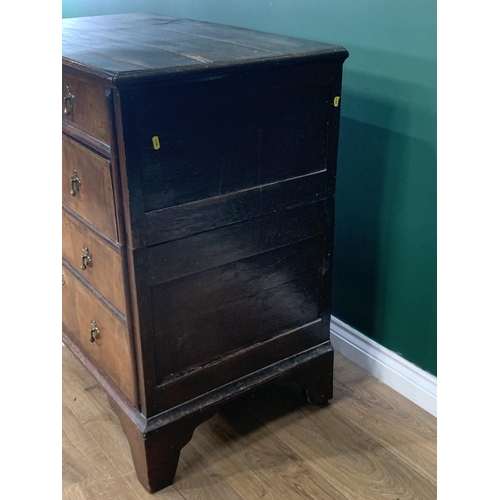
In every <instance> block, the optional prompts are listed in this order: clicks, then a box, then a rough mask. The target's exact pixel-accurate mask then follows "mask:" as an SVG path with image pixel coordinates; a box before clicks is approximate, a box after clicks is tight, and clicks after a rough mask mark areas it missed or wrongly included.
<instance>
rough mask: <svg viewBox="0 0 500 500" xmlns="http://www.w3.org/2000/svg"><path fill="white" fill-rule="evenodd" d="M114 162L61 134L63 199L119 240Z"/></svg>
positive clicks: (70, 206)
mask: <svg viewBox="0 0 500 500" xmlns="http://www.w3.org/2000/svg"><path fill="white" fill-rule="evenodd" d="M110 167H111V164H110V161H109V160H107V159H104V158H102V157H101V156H99V155H97V154H96V153H94V152H92V151H91V150H89V149H87V148H86V147H85V146H82V145H81V144H80V143H78V142H76V141H74V140H72V139H70V138H69V137H68V136H66V135H64V134H63V136H62V168H63V172H62V200H63V203H64V204H65V205H66V206H67V207H69V208H71V209H72V210H74V211H75V212H76V213H78V215H80V216H81V217H82V218H84V219H85V220H86V221H88V222H90V224H92V225H94V226H95V227H96V228H98V229H99V230H101V231H102V232H103V233H104V234H105V235H106V236H109V237H110V238H112V239H113V240H115V241H118V232H117V223H116V210H115V202H114V197H113V183H112V181H111V168H110Z"/></svg>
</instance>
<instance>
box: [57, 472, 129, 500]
mask: <svg viewBox="0 0 500 500" xmlns="http://www.w3.org/2000/svg"><path fill="white" fill-rule="evenodd" d="M64 497H65V498H66V499H67V500H137V496H136V495H135V494H134V493H133V491H132V490H131V489H130V488H129V487H128V485H127V483H126V482H125V480H124V479H123V477H122V476H121V475H120V474H117V475H113V474H109V473H107V472H105V471H100V472H98V473H96V474H94V475H92V476H91V477H88V478H87V479H85V480H84V481H81V482H79V483H76V484H72V485H71V486H69V487H67V488H65V489H64Z"/></svg>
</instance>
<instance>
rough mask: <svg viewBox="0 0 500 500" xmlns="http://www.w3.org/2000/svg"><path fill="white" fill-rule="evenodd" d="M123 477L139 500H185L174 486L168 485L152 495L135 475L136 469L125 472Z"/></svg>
mask: <svg viewBox="0 0 500 500" xmlns="http://www.w3.org/2000/svg"><path fill="white" fill-rule="evenodd" d="M122 477H123V479H124V480H125V482H126V483H127V484H128V486H129V488H130V489H131V490H132V491H133V492H134V494H135V496H136V497H137V498H138V500H153V499H154V500H185V498H184V497H183V496H182V495H181V494H180V493H179V492H178V491H177V490H176V489H175V488H174V487H173V486H167V487H166V488H164V489H163V490H161V491H158V492H156V493H155V494H154V495H151V493H148V492H147V491H146V490H145V489H144V487H143V486H142V484H141V483H140V482H139V480H138V479H137V476H136V475H135V471H134V472H129V473H128V474H124V475H123V476H122Z"/></svg>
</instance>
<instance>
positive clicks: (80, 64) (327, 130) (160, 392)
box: [63, 14, 347, 491]
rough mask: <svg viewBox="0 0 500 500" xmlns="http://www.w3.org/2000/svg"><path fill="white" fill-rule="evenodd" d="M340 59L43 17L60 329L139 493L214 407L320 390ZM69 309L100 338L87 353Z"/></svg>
mask: <svg viewBox="0 0 500 500" xmlns="http://www.w3.org/2000/svg"><path fill="white" fill-rule="evenodd" d="M346 57H347V52H346V51H345V49H343V48H342V47H338V46H332V45H326V44H320V43H316V42H308V41H303V40H296V39H292V38H288V37H280V36H277V35H270V34H265V33H258V32H254V31H250V30H243V29H240V28H232V27H227V26H221V25H215V24H211V23H203V22H198V21H190V20H186V19H174V18H169V17H166V16H160V15H156V14H133V15H117V16H102V17H93V18H79V19H72V20H65V21H64V22H63V68H64V70H63V77H64V78H66V81H70V82H71V85H72V87H73V88H74V89H75V91H76V90H78V95H80V96H82V95H83V96H87V97H86V98H85V99H80V104H79V106H80V108H79V109H80V113H79V115H78V116H80V118H77V114H76V111H77V109H76V108H75V110H74V111H75V117H74V119H63V209H64V212H65V214H64V216H63V220H64V243H63V258H64V261H63V273H64V274H65V276H66V275H67V279H66V284H65V285H64V287H66V290H64V287H63V295H64V305H63V307H64V314H63V331H64V335H63V336H64V339H65V342H66V343H67V344H68V346H69V347H70V349H72V350H73V352H74V353H75V354H76V355H77V357H78V358H79V359H80V360H81V361H82V363H83V364H84V365H85V366H87V368H89V370H90V371H91V373H93V374H94V375H95V376H96V378H97V379H98V380H99V382H100V383H101V384H102V385H103V386H104V387H105V389H106V391H107V392H108V395H109V397H110V399H111V401H112V404H113V407H114V408H115V411H116V412H117V414H118V415H119V417H120V421H121V423H122V426H123V428H124V430H125V433H126V435H127V437H128V439H129V442H130V446H131V450H132V454H133V457H134V464H135V467H136V471H137V475H138V477H139V479H140V481H141V482H142V484H143V485H144V487H145V488H146V489H148V491H156V490H158V489H160V488H162V487H164V486H166V485H168V484H171V482H172V481H173V479H174V476H175V470H176V466H177V461H178V458H179V453H180V450H181V448H182V447H183V446H184V445H185V444H186V443H187V442H188V441H189V439H190V437H191V435H192V433H193V430H194V429H195V427H196V426H197V425H198V424H199V423H201V422H202V421H203V420H205V419H206V418H208V417H209V416H210V415H212V414H213V413H214V412H215V411H216V409H217V408H218V406H219V405H220V404H224V402H227V401H229V400H231V399H234V398H236V397H238V396H240V395H242V394H244V393H245V392H248V391H250V390H253V389H254V388H256V387H258V386H260V385H264V384H268V383H271V382H275V381H278V380H281V381H288V382H290V381H293V382H295V383H298V384H299V385H300V386H301V387H302V388H303V389H304V391H305V392H306V394H307V395H308V398H309V400H310V401H311V402H313V403H315V404H320V405H322V404H324V403H325V402H326V401H327V400H328V399H329V398H330V397H331V388H332V355H333V351H332V348H331V345H330V343H329V318H330V299H331V277H332V274H331V262H332V261H331V258H332V253H333V220H334V192H335V171H336V155H337V141H338V122H339V116H340V115H339V112H340V106H339V99H340V95H341V76H342V63H343V61H344V59H345V58H346ZM72 93H73V94H75V92H73V91H72ZM75 103H76V94H75ZM82 109H83V111H82ZM92 112H95V113H96V116H95V119H92V117H91V118H89V113H92ZM82 117H83V118H82ZM78 120H80V121H78ZM103 131H105V132H103ZM153 137H157V138H158V140H159V143H158V142H154V141H153ZM155 140H156V139H155ZM73 168H76V169H77V171H78V174H79V177H80V179H81V181H82V188H81V189H80V191H79V192H78V194H77V196H75V197H72V196H70V195H69V187H70V184H69V179H70V176H71V173H72V171H73ZM86 242H89V243H88V244H87V245H86V246H88V247H89V250H90V252H91V255H92V258H93V259H94V255H95V256H97V257H98V259H97V261H96V263H95V267H92V266H91V268H89V271H91V272H88V273H86V271H79V270H78V264H79V259H80V258H81V246H82V245H83V244H85V243H86ZM91 245H92V248H91ZM97 257H96V258H97ZM93 263H94V260H93ZM97 263H99V264H101V263H102V265H104V266H105V267H106V272H105V273H104V274H103V275H102V276H105V279H104V278H103V277H101V273H100V272H99V275H97V274H96V273H97V271H98V269H97ZM68 285H69V286H68ZM89 312H90V313H91V314H92V315H99V317H100V318H101V319H99V320H98V323H99V321H101V322H102V323H103V325H104V330H105V331H106V332H107V335H104V334H103V336H102V338H101V339H99V341H98V342H96V343H93V344H90V342H89V338H90V335H89V332H88V330H89V328H88V326H87V323H90V319H89V318H88V313H89ZM91 319H92V318H91ZM96 320H97V319H96ZM99 328H101V326H100V325H99ZM110 332H113V333H110ZM105 339H107V343H106V346H105V343H104V340H105ZM100 341H101V342H100ZM99 342H100V343H99ZM110 343H112V344H113V346H112V347H113V348H112V349H110ZM87 344H88V345H87ZM104 346H105V347H106V349H101V350H100V351H99V350H97V349H98V348H99V347H104ZM103 353H105V354H106V355H105V356H104V355H103Z"/></svg>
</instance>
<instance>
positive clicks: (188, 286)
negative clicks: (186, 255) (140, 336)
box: [151, 236, 323, 383]
mask: <svg viewBox="0 0 500 500" xmlns="http://www.w3.org/2000/svg"><path fill="white" fill-rule="evenodd" d="M322 242H323V238H322V237H321V236H317V237H314V238H311V239H307V240H305V241H301V242H299V243H296V244H293V245H287V246H285V247H282V248H279V249H276V250H271V251H268V252H264V253H261V254H259V255H256V256H253V257H250V258H247V259H242V260H238V261H236V262H232V263H230V264H227V265H224V266H221V267H216V268H214V269H210V270H208V271H205V272H201V273H197V274H192V275H189V276H187V277H185V278H181V279H177V280H173V281H170V282H168V283H164V284H162V285H159V286H155V287H152V288H151V296H152V298H151V302H152V312H153V335H154V344H155V357H156V370H157V382H158V383H161V382H163V381H164V380H166V379H168V378H169V377H170V376H172V375H174V374H178V373H180V372H181V371H189V369H190V368H192V367H195V366H200V365H203V364H206V363H208V362H210V361H213V360H215V359H218V358H221V357H223V356H225V355H227V354H229V353H231V352H234V351H235V350H237V349H241V348H244V347H247V346H249V345H252V344H255V343H256V342H262V341H265V340H267V339H269V338H271V337H274V336H276V335H279V334H281V333H283V332H285V331H287V330H290V329H293V328H297V327H299V326H302V325H304V324H306V323H309V322H312V321H314V320H316V319H317V318H318V317H319V314H320V311H319V295H320V282H321V251H320V250H321V245H322Z"/></svg>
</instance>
